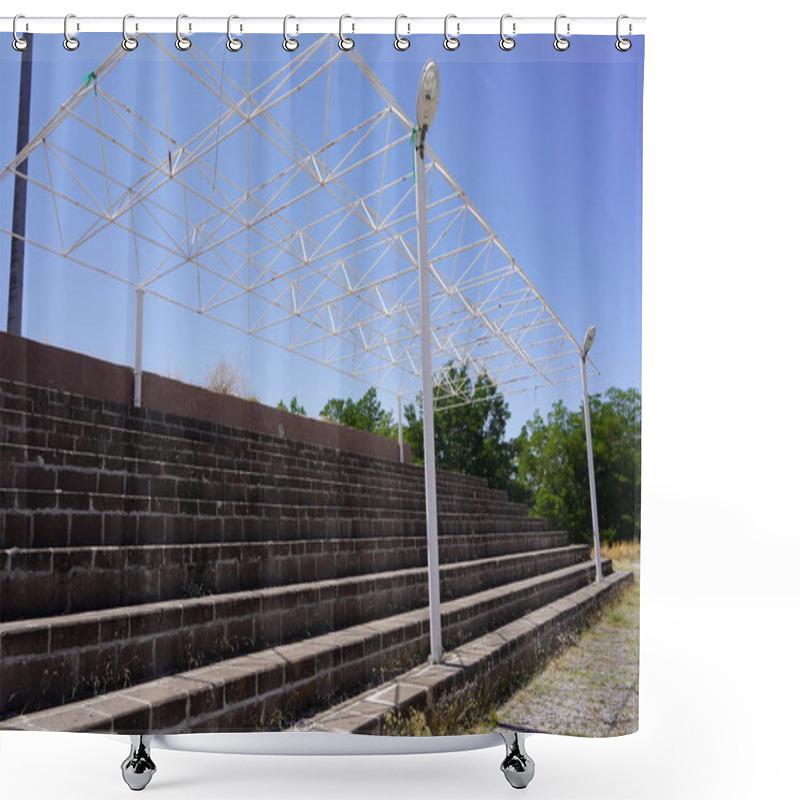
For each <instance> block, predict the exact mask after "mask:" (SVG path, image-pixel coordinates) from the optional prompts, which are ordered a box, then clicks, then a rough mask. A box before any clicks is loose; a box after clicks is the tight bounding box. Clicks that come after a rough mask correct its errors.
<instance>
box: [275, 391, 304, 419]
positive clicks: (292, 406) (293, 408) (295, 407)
mask: <svg viewBox="0 0 800 800" xmlns="http://www.w3.org/2000/svg"><path fill="white" fill-rule="evenodd" d="M278 408H279V409H281V411H289V412H291V413H292V414H302V415H303V416H305V415H306V410H305V408H304V407H303V406H301V405H300V402H299V401H298V399H297V395H293V396H292V399H291V400H290V401H289V405H288V406H287V405H286V403H284V402H283V400H279V401H278Z"/></svg>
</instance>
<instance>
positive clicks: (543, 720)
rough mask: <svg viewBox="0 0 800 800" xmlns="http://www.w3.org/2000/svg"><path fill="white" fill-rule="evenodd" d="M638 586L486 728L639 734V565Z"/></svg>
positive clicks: (636, 570)
mask: <svg viewBox="0 0 800 800" xmlns="http://www.w3.org/2000/svg"><path fill="white" fill-rule="evenodd" d="M614 568H615V569H631V570H633V572H634V579H635V582H634V585H633V586H631V587H630V588H628V589H626V590H625V592H624V593H623V594H622V595H621V596H620V597H619V598H618V599H617V600H616V601H615V602H614V603H613V604H612V605H611V606H609V607H607V608H606V609H604V610H603V612H602V615H601V617H600V619H599V620H598V621H597V622H596V623H595V624H594V625H592V627H591V628H589V629H588V630H586V631H585V632H584V633H583V634H582V635H581V636H580V637H579V638H578V640H577V641H576V642H575V643H574V644H572V645H570V646H568V647H567V648H566V649H565V650H563V651H562V652H561V653H560V654H559V655H558V656H556V657H555V658H554V659H553V660H552V661H551V662H550V663H549V664H548V665H547V666H546V667H545V668H544V670H542V671H541V672H540V673H538V674H537V675H535V676H534V677H533V678H532V679H531V681H530V682H529V683H528V684H527V685H525V686H524V687H523V688H522V689H520V690H519V691H517V692H516V693H515V694H514V695H513V696H512V697H511V698H510V699H509V700H508V701H507V702H506V703H504V704H503V705H502V706H501V707H500V708H499V709H497V710H496V712H495V713H494V714H493V715H492V723H494V724H493V725H492V724H489V725H483V726H481V728H482V729H483V730H487V729H488V730H491V729H492V727H493V728H494V729H495V730H498V731H509V730H518V731H534V732H543V733H558V734H568V735H573V736H622V735H623V734H626V733H633V732H634V731H636V729H637V727H638V716H639V564H638V563H636V564H631V563H625V564H617V563H616V562H615V565H614Z"/></svg>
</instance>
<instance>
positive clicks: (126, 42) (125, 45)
mask: <svg viewBox="0 0 800 800" xmlns="http://www.w3.org/2000/svg"><path fill="white" fill-rule="evenodd" d="M129 19H135V17H134V16H133V14H126V15H125V16H124V17H123V18H122V49H123V50H127V51H128V52H130V51H131V50H135V49H136V48H137V47H138V46H139V40H138V39H137V38H136V37H134V36H129V35H128V20H129Z"/></svg>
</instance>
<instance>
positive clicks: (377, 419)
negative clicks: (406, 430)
mask: <svg viewBox="0 0 800 800" xmlns="http://www.w3.org/2000/svg"><path fill="white" fill-rule="evenodd" d="M319 413H320V416H322V417H324V418H325V419H327V420H330V421H331V422H338V423H339V424H340V425H347V426H349V427H350V428H358V429H359V430H362V431H369V432H370V433H377V434H380V435H381V436H396V435H397V425H395V423H394V421H393V420H392V412H391V411H387V410H386V409H385V408H383V406H382V405H381V404H380V401H379V400H378V392H377V390H376V389H374V388H371V389H368V390H367V391H366V392H365V393H364V396H363V397H361V399H360V400H355V401H354V400H352V399H351V398H349V397H348V398H341V397H332V398H331V399H330V400H328V402H327V403H325V407H324V408H323V409H322V411H320V412H319Z"/></svg>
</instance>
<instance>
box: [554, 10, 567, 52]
mask: <svg viewBox="0 0 800 800" xmlns="http://www.w3.org/2000/svg"><path fill="white" fill-rule="evenodd" d="M566 18H567V15H566V14H559V15H558V16H557V17H556V21H555V23H554V24H553V32H554V33H555V36H556V40H555V41H554V42H553V47H555V49H556V50H558V51H560V52H562V53H563V52H564V51H565V50H567V49H568V48H569V39H565V38H564V37H563V36H561V35H560V34H559V32H558V21H559V20H560V19H566ZM567 36H569V22H568V23H567Z"/></svg>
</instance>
